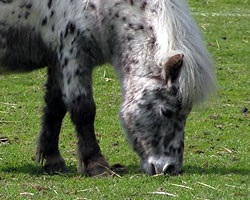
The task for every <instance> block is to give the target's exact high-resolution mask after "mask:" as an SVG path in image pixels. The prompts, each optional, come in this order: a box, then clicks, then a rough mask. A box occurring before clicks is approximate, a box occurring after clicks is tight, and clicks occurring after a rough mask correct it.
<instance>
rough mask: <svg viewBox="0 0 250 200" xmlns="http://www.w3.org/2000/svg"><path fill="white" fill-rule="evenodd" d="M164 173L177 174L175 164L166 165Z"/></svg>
mask: <svg viewBox="0 0 250 200" xmlns="http://www.w3.org/2000/svg"><path fill="white" fill-rule="evenodd" d="M163 173H164V174H165V175H166V174H170V175H174V174H176V171H175V165H173V164H170V165H166V166H165V167H164V169H163Z"/></svg>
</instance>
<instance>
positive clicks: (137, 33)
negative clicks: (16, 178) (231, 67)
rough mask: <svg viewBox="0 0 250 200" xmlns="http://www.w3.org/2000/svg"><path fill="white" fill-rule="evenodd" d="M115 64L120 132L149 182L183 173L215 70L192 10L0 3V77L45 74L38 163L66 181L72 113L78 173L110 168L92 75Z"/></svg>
mask: <svg viewBox="0 0 250 200" xmlns="http://www.w3.org/2000/svg"><path fill="white" fill-rule="evenodd" d="M104 63H110V64H111V65H112V66H113V68H114V70H115V71H116V72H117V76H118V78H119V81H120V84H121V89H122V92H123V103H122V105H121V109H120V118H121V123H122V125H123V127H124V129H125V133H126V136H127V138H128V141H129V142H130V144H131V146H132V147H133V149H134V150H135V152H136V153H137V154H138V156H139V158H140V160H141V167H142V170H143V171H144V172H146V173H147V174H150V175H154V174H178V173H180V172H181V171H182V166H183V151H184V127H185V124H186V119H187V116H188V114H189V113H190V111H191V109H192V107H193V106H194V105H196V104H199V103H200V102H202V101H203V100H205V99H206V98H207V97H208V95H209V94H210V93H211V92H212V91H213V90H214V88H215V76H214V69H213V64H212V62H211V58H210V56H209V53H208V52H207V49H206V47H205V45H204V44H203V41H202V37H201V34H200V31H199V28H198V27H197V25H196V23H195V21H194V20H193V18H192V16H191V14H190V10H189V8H188V4H187V1H186V0H105V1H104V0H42V1H41V0H0V74H4V73H6V72H28V71H31V70H35V69H38V68H42V67H45V66H46V67H47V71H48V79H47V84H46V94H45V103H46V106H45V108H44V115H43V118H42V128H41V132H40V134H39V137H38V145H37V161H38V162H40V163H42V165H43V167H44V168H45V169H46V170H47V171H48V172H57V171H65V170H66V169H67V168H66V165H65V161H64V159H63V158H62V156H61V155H60V152H59V149H58V142H59V133H60V129H61V124H62V120H63V118H64V116H65V114H66V112H69V114H70V117H71V120H72V123H73V124H74V125H75V128H76V132H77V136H78V157H79V172H80V173H81V174H87V175H90V176H95V175H98V174H102V173H103V172H105V171H106V170H107V169H108V168H109V164H108V162H107V161H106V159H105V158H104V156H103V155H102V152H101V149H100V147H99V145H98V142H97V140H96V136H95V129H94V119H95V113H96V106H95V102H94V99H93V91H92V72H93V69H94V67H95V66H97V65H101V64H104Z"/></svg>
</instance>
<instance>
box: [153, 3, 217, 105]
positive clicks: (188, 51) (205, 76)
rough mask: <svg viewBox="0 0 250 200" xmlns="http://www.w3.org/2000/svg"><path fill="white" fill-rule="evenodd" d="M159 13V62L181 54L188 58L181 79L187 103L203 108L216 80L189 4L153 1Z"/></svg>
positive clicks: (157, 24)
mask: <svg viewBox="0 0 250 200" xmlns="http://www.w3.org/2000/svg"><path fill="white" fill-rule="evenodd" d="M152 6H153V7H154V8H155V10H156V11H157V13H156V15H157V17H155V18H154V19H155V20H154V22H153V23H154V24H155V27H156V29H157V30H156V31H155V32H156V34H157V43H158V53H157V55H156V59H157V61H159V62H166V60H167V59H168V58H169V57H170V56H172V55H174V54H177V53H182V54H184V66H183V69H182V73H181V75H180V78H179V84H180V95H181V97H182V100H183V101H184V102H188V103H192V104H199V103H201V102H202V101H203V100H205V99H206V98H207V97H208V95H209V94H210V93H211V92H212V91H213V90H214V89H215V87H216V86H215V85H216V78H215V74H214V68H213V63H212V60H211V58H210V55H209V53H208V51H207V49H206V47H205V45H204V43H203V41H202V37H201V34H200V31H199V28H198V27H197V25H196V22H195V21H194V19H193V18H192V16H191V14H190V10H189V8H188V5H187V2H186V0H152Z"/></svg>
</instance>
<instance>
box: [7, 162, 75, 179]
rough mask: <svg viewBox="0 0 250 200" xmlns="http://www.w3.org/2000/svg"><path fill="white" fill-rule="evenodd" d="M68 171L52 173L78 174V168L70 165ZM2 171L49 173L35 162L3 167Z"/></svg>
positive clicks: (34, 173) (32, 173) (32, 174)
mask: <svg viewBox="0 0 250 200" xmlns="http://www.w3.org/2000/svg"><path fill="white" fill-rule="evenodd" d="M68 170H69V172H68V173H56V174H50V175H63V176H74V175H76V174H77V171H76V168H74V167H73V166H72V167H68ZM2 171H3V172H5V173H14V174H29V175H31V176H40V175H44V174H45V175H46V174H47V175H49V174H48V173H47V172H46V171H45V170H44V169H43V168H42V167H41V166H39V165H35V164H25V165H22V166H17V167H5V168H4V167H3V168H2Z"/></svg>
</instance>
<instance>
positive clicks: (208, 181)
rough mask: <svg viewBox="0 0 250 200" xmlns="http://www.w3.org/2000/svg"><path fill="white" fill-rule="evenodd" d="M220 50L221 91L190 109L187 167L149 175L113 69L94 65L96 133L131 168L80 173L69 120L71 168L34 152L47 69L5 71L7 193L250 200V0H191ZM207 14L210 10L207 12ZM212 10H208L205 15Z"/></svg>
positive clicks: (1, 115) (2, 157) (1, 144)
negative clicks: (122, 111)
mask: <svg viewBox="0 0 250 200" xmlns="http://www.w3.org/2000/svg"><path fill="white" fill-rule="evenodd" d="M190 5H191V8H192V11H193V12H194V13H195V18H196V19H197V21H198V22H199V24H200V26H201V27H202V31H203V33H204V36H205V40H206V42H207V44H208V47H209V50H210V52H211V53H212V55H213V58H214V60H215V64H216V71H217V76H218V93H217V95H216V97H215V98H213V99H212V100H211V101H210V102H209V103H207V104H206V105H205V106H204V108H202V109H201V108H196V109H194V111H193V112H192V113H191V115H190V116H189V119H188V123H187V127H186V141H185V164H184V174H183V175H180V176H175V177H169V176H166V177H164V176H157V177H150V176H147V175H144V174H141V173H139V171H138V168H139V162H138V158H137V157H136V155H135V154H134V152H133V151H132V150H131V149H130V147H129V145H128V144H127V141H126V138H125V137H124V136H123V131H122V129H121V127H120V123H119V120H118V114H117V113H118V109H119V104H120V102H121V92H120V89H119V84H118V81H117V79H116V78H115V75H114V73H113V71H112V69H111V68H110V67H109V66H103V67H102V68H98V69H96V71H95V74H94V76H95V79H94V80H95V81H94V91H95V99H96V103H97V119H96V133H97V136H98V140H99V142H100V145H101V147H102V150H103V153H104V154H105V155H106V157H107V159H108V161H109V162H110V164H115V163H121V164H123V165H125V166H127V167H128V170H129V171H128V173H127V174H125V175H123V176H122V177H121V178H119V177H107V178H87V177H81V176H79V175H77V173H76V165H77V160H76V157H75V148H76V139H75V137H74V136H75V132H74V128H73V127H72V125H71V123H70V120H69V118H68V117H67V118H66V119H65V121H64V125H63V131H62V134H61V136H60V137H61V138H60V142H61V143H60V149H61V152H62V154H63V156H64V158H65V159H66V162H67V165H68V166H69V167H70V170H71V173H70V174H69V175H63V174H60V175H55V176H49V175H47V174H43V173H41V169H40V166H38V165H36V164H35V163H34V162H33V160H32V157H33V155H34V153H35V146H36V137H37V133H38V132H39V128H40V116H41V114H42V107H43V105H44V103H43V92H44V88H43V87H42V86H43V84H44V82H45V79H46V71H45V70H40V71H35V72H32V73H29V74H12V75H6V76H0V85H1V87H0V199H127V200H128V199H168V198H170V199H180V200H183V199H250V167H249V163H250V157H249V153H250V114H249V111H248V112H243V111H244V110H246V108H248V109H250V87H249V86H250V64H249V63H250V57H249V52H250V45H249V43H250V24H249V18H250V17H249V16H247V15H246V16H235V17H232V16H230V15H212V14H210V13H218V14H220V13H222V14H223V13H224V14H225V13H230V14H248V15H249V14H250V12H249V10H250V3H249V0H223V1H222V0H216V1H215V0H190ZM202 13H203V14H202ZM204 13H206V14H204Z"/></svg>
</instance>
